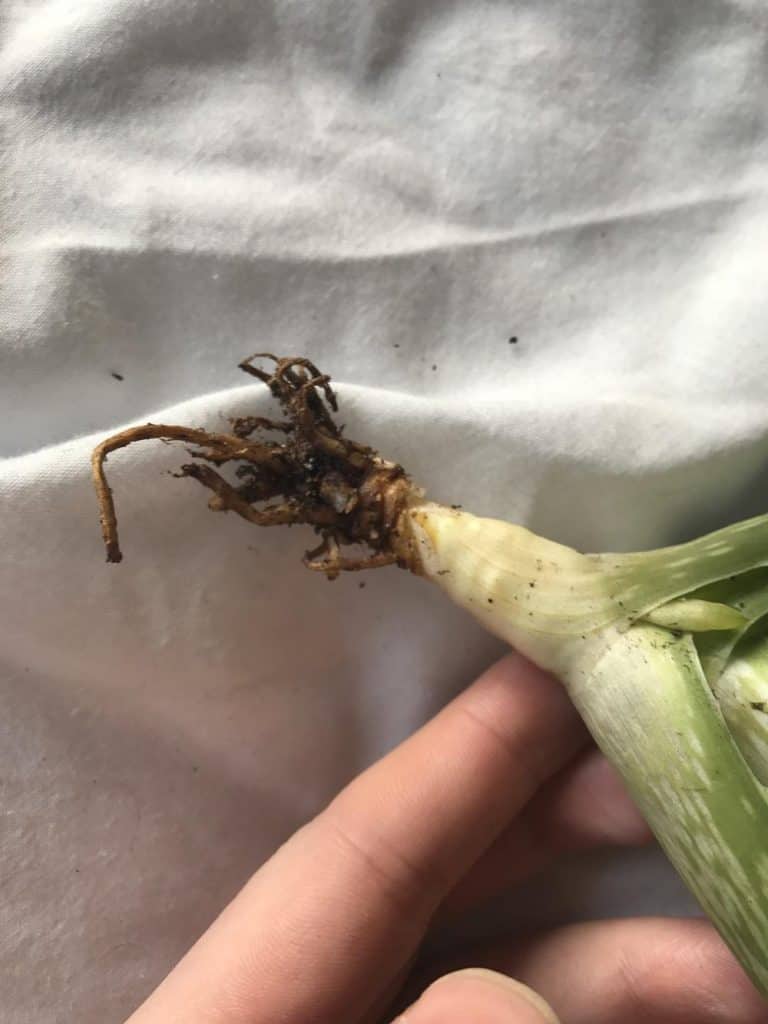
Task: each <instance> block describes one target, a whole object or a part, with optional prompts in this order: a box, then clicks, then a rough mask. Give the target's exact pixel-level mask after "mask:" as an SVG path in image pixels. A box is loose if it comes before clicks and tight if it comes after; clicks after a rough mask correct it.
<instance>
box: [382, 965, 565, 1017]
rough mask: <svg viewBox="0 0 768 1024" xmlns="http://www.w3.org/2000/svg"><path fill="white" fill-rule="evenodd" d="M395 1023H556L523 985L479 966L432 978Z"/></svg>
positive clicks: (540, 1000) (538, 997) (553, 1015)
mask: <svg viewBox="0 0 768 1024" xmlns="http://www.w3.org/2000/svg"><path fill="white" fill-rule="evenodd" d="M397 1024H558V1021H557V1017H556V1016H555V1013H554V1011H553V1010H552V1008H551V1007H550V1006H548V1005H547V1004H546V1002H545V1001H544V1000H543V999H542V998H541V996H540V995H538V994H537V993H536V992H533V991H532V990H531V989H530V988H528V987H527V986H526V985H522V984H520V982H518V981H514V980H513V979H512V978H508V977H506V976H505V975H503V974H497V973H495V972H493V971H487V970H483V969H478V968H470V969H468V970H463V971H456V972H455V973H453V974H448V975H445V976H444V977H442V978H440V979H439V980H438V981H436V982H434V983H433V984H432V985H430V986H429V988H428V989H427V990H426V991H425V992H424V994H423V995H422V996H421V998H420V999H419V1000H418V1001H417V1002H416V1003H414V1004H413V1005H412V1006H411V1007H410V1008H409V1009H408V1010H406V1012H405V1013H404V1014H402V1015H401V1016H400V1017H398V1019H397Z"/></svg>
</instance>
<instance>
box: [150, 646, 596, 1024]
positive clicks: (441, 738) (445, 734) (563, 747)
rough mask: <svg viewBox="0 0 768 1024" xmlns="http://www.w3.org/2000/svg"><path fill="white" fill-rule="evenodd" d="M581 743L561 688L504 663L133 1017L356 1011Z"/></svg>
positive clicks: (341, 806)
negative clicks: (483, 856) (547, 779)
mask: <svg viewBox="0 0 768 1024" xmlns="http://www.w3.org/2000/svg"><path fill="white" fill-rule="evenodd" d="M585 738H586V734H585V732H584V729H583V726H582V725H581V723H580V721H579V719H578V717H577V715H576V712H575V711H574V710H573V708H572V706H571V704H570V702H569V701H568V698H567V697H566V695H565V693H564V691H563V690H562V689H561V687H560V685H559V684H558V683H557V682H556V681H555V680H553V679H552V678H551V677H550V676H549V675H547V674H546V673H544V672H542V671H540V670H539V669H537V668H535V666H533V665H531V664H530V662H527V661H526V660H525V659H523V658H521V657H519V656H517V655H511V656H509V657H508V658H505V659H504V660H503V661H501V662H499V663H498V664H497V665H495V666H494V667H493V668H491V669H490V670H489V671H488V672H486V673H484V675H482V676H481V677H480V679H478V680H477V681H476V682H475V683H474V684H473V685H472V686H471V687H469V689H467V690H466V691H464V692H463V693H462V694H461V695H460V696H459V697H457V698H456V699H455V700H454V701H452V702H451V703H450V704H449V705H448V706H447V707H446V708H444V709H443V711H441V712H440V714H438V715H437V716H436V717H435V718H434V719H433V720H432V721H431V722H429V723H428V724H427V725H426V726H424V727H423V728H422V729H420V730H419V731H418V732H417V733H416V734H415V735H414V736H412V737H411V738H410V739H408V740H407V741H406V742H405V743H403V744H402V745H401V746H400V747H398V748H397V749H396V750H394V751H393V752H392V753H390V754H389V755H387V756H386V757H385V758H384V759H383V760H381V761H379V762H378V763H377V764H375V765H373V767H371V768H369V769H368V770H367V771H366V772H364V773H363V774H362V775H361V776H360V777H359V778H357V779H356V780H355V781H354V782H352V783H351V784H350V785H349V786H348V787H347V788H346V789H345V790H344V791H343V792H342V793H341V794H340V795H339V796H338V797H336V799H335V800H333V801H332V803H331V804H330V805H329V806H328V808H327V809H326V810H325V811H324V812H323V813H322V814H320V815H319V816H318V817H317V818H315V819H314V820H313V821H311V822H310V823H309V824H308V825H306V826H305V827H304V828H303V829H301V830H300V831H299V832H297V833H296V834H295V835H294V836H293V837H292V838H291V839H290V840H289V841H288V842H287V843H286V844H285V845H284V846H283V847H282V848H281V849H280V850H278V852H277V853H276V854H275V855H274V856H273V857H272V858H271V859H270V860H269V861H268V862H267V863H266V864H265V865H264V866H263V867H262V868H261V869H260V870H259V871H258V872H257V873H256V874H255V875H254V876H253V878H252V879H251V880H250V882H249V883H248V884H247V885H246V886H245V888H244V889H243V890H242V891H241V892H240V893H239V895H238V896H237V897H236V898H235V899H234V900H233V902H232V903H231V904H230V905H229V907H227V909H226V910H225V911H224V913H223V914H222V915H221V916H220V917H219V918H218V920H217V921H216V922H215V923H214V924H213V925H212V927H211V928H210V929H209V930H208V932H207V933H206V934H205V935H204V936H203V937H202V939H200V941H199V942H198V943H197V944H196V945H195V946H194V947H193V948H192V950H191V951H190V952H189V953H188V954H187V956H186V957H185V958H184V960H182V962H181V963H180V964H179V966H178V967H177V968H176V970H175V971H174V972H173V973H172V974H171V975H170V976H169V977H168V978H167V979H166V981H165V982H164V983H163V984H162V985H161V986H160V988H159V989H158V990H157V991H156V992H155V994H154V995H153V996H152V997H151V998H150V999H149V1001H148V1002H147V1003H145V1004H144V1006H143V1007H142V1008H141V1010H139V1011H138V1012H137V1014H136V1015H135V1016H134V1017H133V1018H131V1024H159V1022H161V1021H162V1022H163V1024H170V1022H175V1021H179V1022H181V1021H182V1020H183V1021H184V1024H246V1022H247V1024H253V1022H254V1021H262V1020H263V1021H280V1022H281V1024H289V1022H293V1021H296V1022H299V1021H301V1022H305V1021H307V1020H311V1021H312V1022H313V1024H321V1022H325V1021H329V1022H330V1021H333V1022H334V1024H338V1022H339V1021H346V1020H349V1021H353V1020H357V1019H358V1018H359V1017H361V1016H362V1015H363V1014H364V1013H365V1011H366V1010H367V1009H368V1008H369V1007H370V1006H372V1005H373V1004H374V1003H376V1002H377V1001H378V1000H379V999H380V997H381V995H382V993H383V992H385V991H386V988H387V986H388V985H389V984H390V983H391V980H392V979H393V978H394V977H395V976H396V975H397V973H398V971H399V970H401V969H402V967H403V965H404V964H406V963H407V961H408V960H409V958H410V957H411V956H412V955H413V953H414V952H415V950H416V949H417V947H418V944H419V942H420V941H421V938H422V937H423V934H424V931H425V930H426V927H427V926H428V924H429V920H430V918H431V916H432V914H433V912H434V911H435V909H436V908H437V906H438V905H439V903H440V901H441V900H442V899H443V898H444V897H445V896H446V895H447V894H448V893H449V892H450V890H451V889H452V888H453V887H454V885H455V884H456V883H457V882H458V880H459V879H460V878H461V877H462V875H463V874H464V873H465V872H466V871H467V870H468V868H469V867H470V866H471V865H472V864H473V863H474V861H475V860H477V858H478V857H479V856H480V854H481V853H482V852H483V851H484V850H485V849H486V848H487V847H488V846H489V845H490V844H491V843H492V842H493V841H494V839H495V838H496V837H497V836H498V835H499V833H500V832H501V831H502V829H504V828H505V827H506V826H507V825H509V823H510V821H511V820H512V819H513V817H514V816H515V814H516V813H517V811H518V810H520V808H521V807H522V806H523V805H524V804H525V803H526V802H527V800H528V799H529V798H530V797H531V796H532V794H533V793H534V792H535V791H536V789H537V788H538V787H539V786H540V785H541V783H542V782H543V781H544V780H545V779H546V778H548V777H549V776H550V775H551V774H553V773H554V772H555V771H556V770H557V769H558V768H559V767H560V766H561V765H562V764H563V763H564V762H565V761H566V760H567V759H569V758H570V757H571V756H572V755H573V753H574V752H575V751H576V750H577V749H578V747H579V746H580V745H581V744H582V743H583V742H584V740H585Z"/></svg>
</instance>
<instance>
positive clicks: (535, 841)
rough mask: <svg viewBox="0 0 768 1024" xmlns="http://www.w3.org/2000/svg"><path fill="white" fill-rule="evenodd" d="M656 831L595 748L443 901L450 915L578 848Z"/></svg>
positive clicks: (639, 838) (624, 842) (646, 838)
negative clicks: (646, 821)
mask: <svg viewBox="0 0 768 1024" xmlns="http://www.w3.org/2000/svg"><path fill="white" fill-rule="evenodd" d="M652 838H653V836H652V833H651V830H650V829H649V828H648V825H647V824H646V823H645V820H644V819H643V817H642V816H641V814H640V812H639V811H638V810H637V808H636V806H635V804H634V803H633V801H632V799H631V797H630V796H629V794H628V792H627V790H626V788H625V786H624V783H623V782H622V780H621V777H620V775H619V774H618V772H617V771H616V770H615V769H614V768H612V767H611V765H609V764H608V762H607V761H606V760H605V758H604V757H603V755H602V754H601V753H600V752H599V751H597V750H595V749H594V748H590V749H589V750H587V751H585V752H584V753H583V754H580V755H578V756H577V757H576V758H574V760H573V761H572V762H570V763H569V764H568V765H567V766H566V768H564V769H562V770H561V771H560V772H559V773H558V774H557V775H556V776H555V777H554V778H552V779H551V780H550V781H549V782H548V783H546V784H545V785H544V786H543V787H542V788H541V789H540V790H539V792H538V793H537V794H536V795H535V796H534V797H533V799H532V800H531V801H530V803H529V804H528V805H527V806H526V808H525V809H524V810H523V812H522V813H521V814H520V815H519V816H518V817H517V818H516V819H515V821H514V822H513V823H512V825H511V826H510V827H509V828H507V829H505V831H504V832H503V833H502V834H501V835H500V836H499V838H498V839H497V840H496V841H495V842H494V843H493V845H492V846H490V847H489V849H488V850H486V852H485V853H484V854H482V856H481V857H480V859H479V860H478V861H477V863H476V864H475V865H474V867H473V868H472V869H471V870H470V871H469V872H468V873H467V875H466V876H465V877H464V878H463V879H462V880H461V881H460V882H459V884H458V885H457V887H456V888H455V889H454V891H453V892H452V893H451V894H450V896H449V897H448V898H447V900H446V901H445V904H444V908H443V909H444V911H445V913H446V915H449V914H455V913H457V912H459V911H462V910H466V909H467V908H468V907H471V906H474V905H476V904H478V903H481V902H483V901H484V900H487V899H489V898H490V897H492V896H495V895H497V894H498V893H500V892H503V891H504V890H506V889H509V888H510V887H511V886H513V885H514V884H516V883H518V882H520V881H521V880H522V879H524V878H527V877H528V876H529V875H531V874H532V873H533V872H534V871H539V870H541V869H542V868H543V867H545V866H546V865H547V864H548V863H550V862H551V861H553V860H555V859H556V858H557V857H559V856H561V855H562V854H563V853H565V852H568V851H573V850H585V849H589V848H592V847H595V846H638V845H640V844H642V843H647V842H650V841H651V839H652Z"/></svg>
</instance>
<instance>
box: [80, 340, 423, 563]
mask: <svg viewBox="0 0 768 1024" xmlns="http://www.w3.org/2000/svg"><path fill="white" fill-rule="evenodd" d="M257 360H267V361H269V362H271V363H272V364H273V366H271V367H270V369H269V370H265V369H263V368H262V367H261V366H260V365H258V363H257ZM240 369H241V370H243V371H245V372H246V373H248V374H251V375H252V376H254V377H257V378H258V379H259V380H260V381H263V382H264V383H265V384H266V385H267V387H268V388H269V389H270V391H271V392H272V395H273V396H274V398H275V399H277V402H278V403H279V405H280V408H281V411H282V415H283V419H279V420H273V419H267V418H265V417H262V416H241V417H238V418H236V419H231V420H230V421H229V424H230V431H229V432H228V433H214V432H211V431H207V430H201V429H196V428H193V427H183V426H169V425H166V424H156V423H147V424H145V425H143V426H138V427H131V428H129V429H128V430H123V431H121V432H120V433H119V434H115V435H114V436H112V437H109V438H107V439H106V440H105V441H102V443H101V444H100V445H98V447H97V448H96V449H95V450H94V452H93V456H92V466H93V479H94V485H95V488H96V494H97V497H98V501H99V509H100V515H101V527H102V533H103V536H104V543H105V545H106V549H107V561H109V562H119V561H121V559H122V552H121V550H120V542H119V539H118V529H117V516H116V513H115V504H114V499H113V496H112V490H111V488H110V486H109V484H108V483H107V479H106V475H105V471H104V463H105V462H106V459H107V456H108V455H110V454H111V453H112V452H114V451H117V450H118V449H119V448H125V447H127V446H128V445H130V444H134V443H135V442H137V441H147V440H152V439H154V440H161V441H165V442H172V441H181V442H183V443H185V444H186V445H187V446H188V447H187V451H188V454H189V456H190V458H191V459H192V460H193V461H191V462H187V463H186V464H184V465H183V466H181V468H180V470H179V471H178V473H176V474H175V475H176V476H180V477H191V478H193V479H194V480H197V481H198V483H200V484H202V485H203V487H206V488H207V489H208V490H209V491H211V492H212V494H211V497H210V499H209V502H208V505H209V507H210V508H211V509H213V510H214V511H217V512H235V513H237V515H239V516H242V518H243V519H247V520H248V521H249V522H250V523H254V524H255V525H256V526H278V525H286V524H293V523H304V524H306V525H308V526H311V527H313V529H314V530H315V532H316V534H318V536H319V537H320V543H319V544H318V545H317V546H316V547H315V548H314V549H313V550H311V551H308V552H307V554H306V555H305V558H304V562H305V565H307V567H308V568H310V569H314V570H317V571H319V572H324V573H325V574H326V575H327V576H328V578H329V579H333V578H335V577H336V576H338V574H339V573H340V572H342V571H345V570H355V569H369V568H374V567H377V566H383V565H391V564H400V565H406V564H409V562H410V559H409V556H408V552H407V550H404V549H403V545H402V542H401V541H400V534H399V531H398V520H399V517H400V515H401V513H402V512H403V511H404V509H405V507H406V505H407V503H408V501H409V498H410V497H411V496H412V495H413V494H414V493H415V491H414V488H413V485H412V483H411V481H410V479H409V478H408V476H407V475H406V473H405V472H404V470H403V469H402V467H401V466H399V465H397V464H395V463H392V462H387V461H385V460H384V459H382V458H381V457H380V456H379V455H378V453H377V452H375V451H374V450H373V449H372V448H369V447H367V446H365V445H362V444H358V443H357V442H355V441H350V440H349V439H348V438H346V437H344V435H343V428H342V427H340V426H338V425H337V424H336V423H335V421H334V419H333V415H332V414H333V413H335V412H337V410H338V405H337V401H336V395H335V393H334V391H333V389H332V388H331V383H330V378H329V377H328V376H327V375H326V374H323V373H320V371H319V370H318V369H317V367H316V366H315V365H314V364H313V363H312V362H310V361H309V359H304V358H298V357H296V358H282V359H281V358H278V357H277V356H274V355H272V354H271V353H269V352H260V353H257V354H256V355H253V356H251V357H250V358H248V359H246V360H244V361H243V362H242V363H240ZM225 474H226V475H225ZM228 477H229V479H228Z"/></svg>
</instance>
